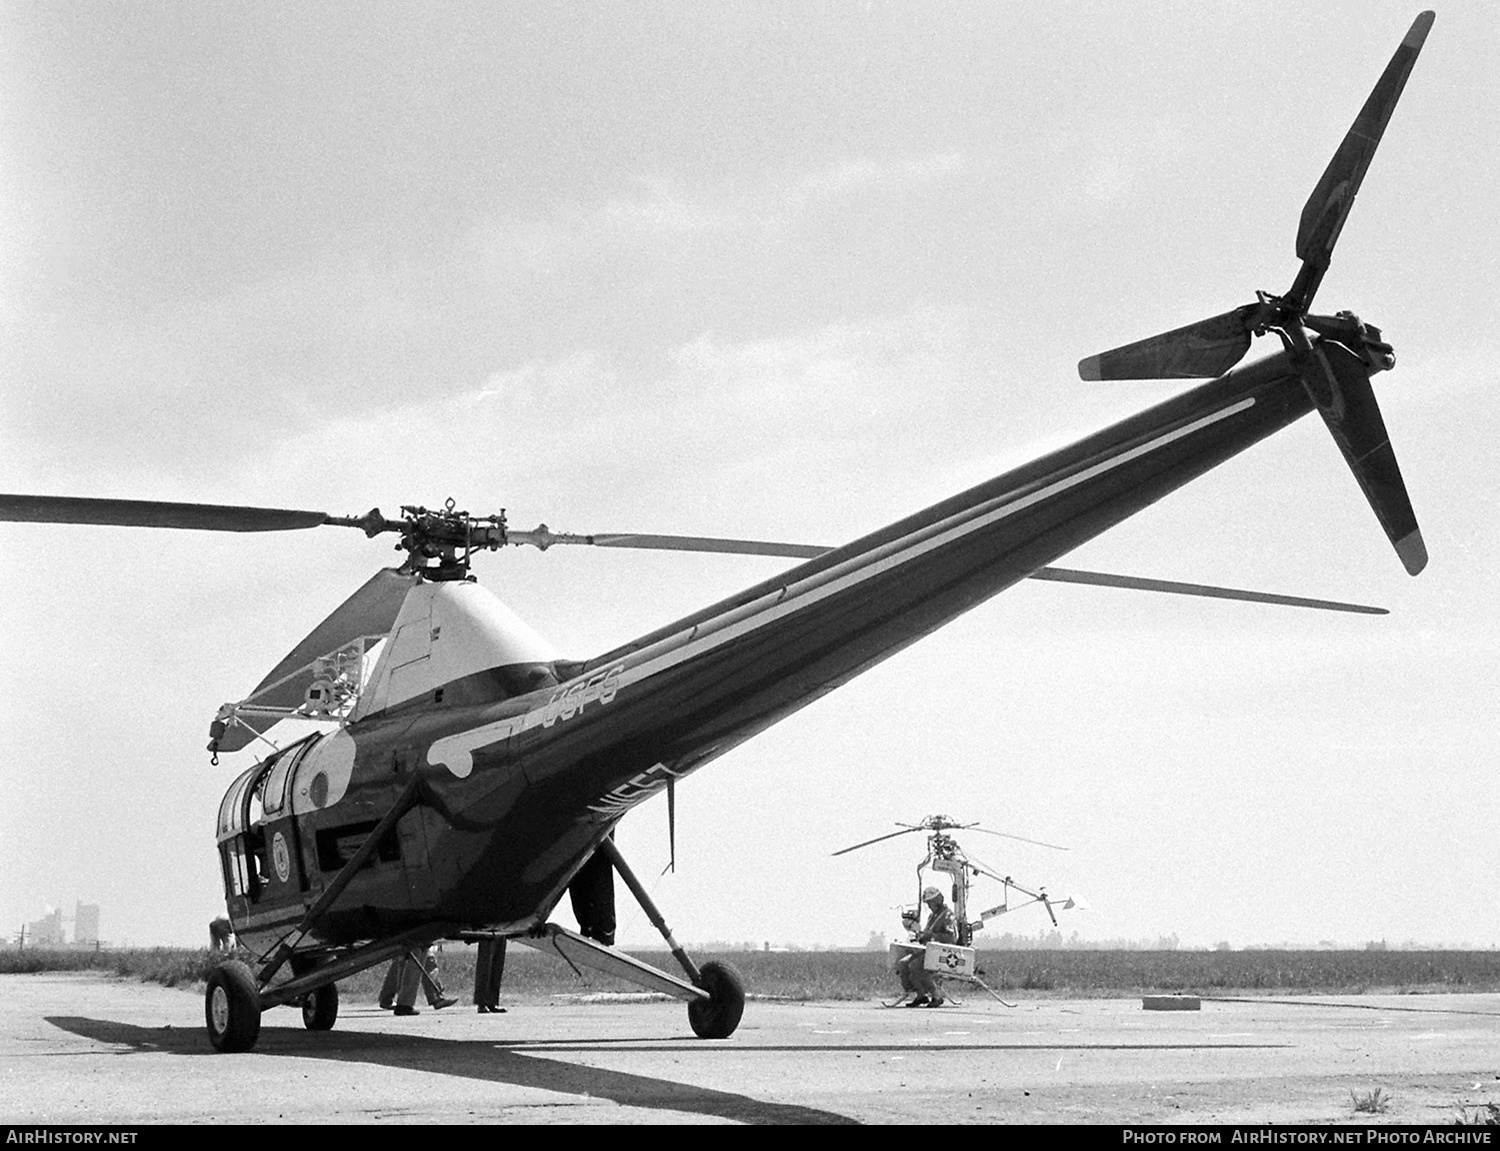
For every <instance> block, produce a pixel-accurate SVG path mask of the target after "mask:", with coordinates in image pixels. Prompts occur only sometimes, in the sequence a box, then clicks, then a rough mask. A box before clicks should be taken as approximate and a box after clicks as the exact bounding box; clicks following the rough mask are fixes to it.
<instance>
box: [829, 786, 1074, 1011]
mask: <svg viewBox="0 0 1500 1151" xmlns="http://www.w3.org/2000/svg"><path fill="white" fill-rule="evenodd" d="M896 826H897V827H899V828H901V830H900V831H892V832H889V833H887V834H885V835H877V836H876V837H875V838H874V839H866V840H864V841H863V842H861V843H856V844H853V845H851V846H849V847H845V848H841V849H840V850H838V851H835V852H834V853H833V856H834V857H835V858H836V857H838V856H840V855H848V854H849V853H850V852H854V851H859V850H860V849H861V848H865V847H869V846H871V845H872V844H876V843H884V842H885V841H886V840H888V839H896V838H898V837H899V836H903V835H909V834H911V833H912V832H914V831H925V832H927V833H928V834H927V853H926V854H925V855H924V856H923V857H922V860H921V862H920V863H918V864H917V891H918V896H917V899H916V901H915V902H914V903H912V904H910V905H908V906H906V907H903V908H902V909H901V923H902V926H903V927H904V928H905V929H906V931H907V933H908V935H909V936H911V938H912V942H907V943H902V942H896V943H892V944H891V945H890V958H891V966H892V968H894V967H895V965H896V963H897V961H899V960H900V959H901V957H902V956H905V955H908V954H912V953H921V954H922V957H923V962H924V965H925V967H926V968H927V970H929V971H932V972H935V973H937V974H939V975H941V976H943V977H945V978H957V979H962V980H967V981H970V982H973V983H975V984H977V985H979V986H980V987H984V989H985V990H986V991H990V989H989V988H988V987H987V986H986V985H985V983H984V981H983V979H981V978H980V974H981V973H980V972H979V971H978V970H977V968H976V967H975V963H974V934H975V933H976V932H978V931H981V930H983V929H984V927H985V925H986V924H987V923H988V922H989V921H990V920H992V919H997V918H999V917H1000V916H1002V915H1005V914H1008V913H1009V912H1012V911H1019V910H1020V909H1021V908H1023V907H1029V906H1031V905H1033V904H1038V903H1039V904H1041V905H1042V907H1043V908H1044V909H1045V910H1046V912H1047V916H1048V918H1050V919H1051V920H1052V926H1053V927H1056V926H1057V912H1058V911H1071V910H1073V909H1074V908H1086V907H1087V906H1088V904H1087V902H1086V901H1085V900H1083V899H1081V898H1079V897H1078V896H1073V895H1070V896H1066V897H1063V898H1060V899H1054V898H1052V897H1051V896H1049V895H1048V894H1047V891H1046V888H1038V889H1037V890H1035V891H1033V890H1031V889H1030V888H1026V887H1022V886H1021V885H1020V884H1019V883H1017V882H1016V881H1015V880H1014V879H1012V878H1011V877H1010V876H1008V875H1001V874H1000V873H999V872H998V871H996V870H995V869H994V868H992V867H990V866H989V865H988V864H985V863H981V862H980V861H979V860H977V859H974V858H972V857H971V856H969V854H968V853H967V852H965V851H964V849H963V848H962V847H961V846H960V845H959V842H958V840H957V839H955V838H954V837H953V836H952V835H950V834H949V832H952V831H963V832H970V831H977V832H980V833H982V834H984V835H994V836H998V837H1000V838H1001V839H1011V840H1017V841H1019V842H1021V843H1030V844H1033V845H1035V846H1037V847H1046V848H1049V849H1051V850H1053V851H1066V850H1068V849H1067V848H1066V847H1059V846H1058V845H1057V844H1055V843H1043V842H1042V841H1041V840H1039V839H1028V838H1026V836H1024V835H1012V834H1010V833H1009V832H1004V831H994V830H992V829H990V828H987V827H981V826H980V825H979V824H978V823H960V822H959V821H958V820H956V819H953V818H952V817H950V816H947V815H929V816H927V817H926V818H924V819H923V820H922V821H921V822H920V823H899V822H898V823H897V825H896ZM934 872H936V873H939V874H942V875H946V876H947V877H948V879H947V883H948V897H949V898H950V899H951V901H952V903H951V906H952V909H953V923H954V928H955V935H956V937H957V938H956V939H955V940H954V942H953V943H951V944H950V943H941V942H937V941H922V940H921V939H920V937H919V936H918V930H919V927H920V924H921V915H922V904H923V902H925V899H924V896H925V895H927V894H930V893H931V892H932V891H934V890H937V891H939V892H940V891H941V888H936V887H931V886H929V883H931V882H935V881H936V878H937V877H936V876H935V875H932V874H931V873H934ZM980 876H983V877H985V878H987V879H991V880H994V881H995V882H997V883H999V884H1000V885H1001V901H1000V902H999V903H998V904H996V905H995V906H994V907H991V908H988V909H986V910H984V911H979V912H977V913H974V914H973V915H971V913H970V906H971V904H972V902H973V898H972V897H973V883H974V880H975V879H978V878H979V877H980ZM1011 892H1015V893H1016V894H1017V895H1019V896H1022V897H1023V900H1022V902H1020V903H1016V904H1014V905H1012V904H1011ZM990 994H991V995H994V992H993V991H990ZM996 998H998V996H997V997H996Z"/></svg>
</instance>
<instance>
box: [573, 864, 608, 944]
mask: <svg viewBox="0 0 1500 1151" xmlns="http://www.w3.org/2000/svg"><path fill="white" fill-rule="evenodd" d="M568 898H569V899H571V900H572V901H573V918H574V919H576V920H578V933H579V934H580V935H582V936H583V937H584V938H585V939H592V940H593V941H594V942H596V943H602V944H604V945H605V946H606V947H613V946H614V945H615V869H614V865H613V864H612V863H610V861H609V857H608V856H607V855H605V854H604V853H603V852H602V851H596V852H594V854H593V855H591V856H589V861H588V862H587V863H585V864H584V865H583V867H581V868H580V869H579V871H578V874H577V875H575V876H574V877H573V882H572V883H570V884H568Z"/></svg>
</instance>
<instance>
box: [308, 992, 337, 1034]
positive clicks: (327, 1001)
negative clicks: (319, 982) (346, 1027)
mask: <svg viewBox="0 0 1500 1151" xmlns="http://www.w3.org/2000/svg"><path fill="white" fill-rule="evenodd" d="M338 1017H339V985H338V984H337V983H330V984H328V985H326V986H324V987H319V988H318V989H317V990H316V991H309V992H308V993H307V994H306V995H305V996H303V997H302V1026H304V1027H306V1028H307V1029H308V1030H309V1031H330V1030H332V1029H333V1021H334V1020H335V1019H337V1018H338Z"/></svg>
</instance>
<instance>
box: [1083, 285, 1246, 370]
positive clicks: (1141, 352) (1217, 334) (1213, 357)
mask: <svg viewBox="0 0 1500 1151" xmlns="http://www.w3.org/2000/svg"><path fill="white" fill-rule="evenodd" d="M1255 311H1256V305H1254V304H1246V305H1245V306H1244V307H1240V308H1235V309H1234V311H1232V312H1225V313H1223V314H1222V315H1218V316H1211V317H1210V318H1208V319H1206V320H1199V321H1198V322H1197V323H1195V324H1188V325H1187V326H1185V327H1181V328H1174V329H1173V330H1172V331H1170V332H1163V333H1161V334H1160V335H1157V336H1149V337H1147V338H1146V339H1144V340H1137V341H1136V342H1135V343H1133V344H1125V345H1124V346H1122V347H1118V348H1114V349H1112V350H1110V351H1108V352H1101V353H1099V354H1098V355H1097V356H1089V357H1088V358H1087V359H1084V360H1080V361H1079V362H1078V374H1079V376H1080V377H1082V378H1083V379H1085V380H1181V379H1196V378H1199V377H1213V376H1222V375H1223V374H1224V373H1225V372H1227V371H1228V370H1229V369H1230V368H1232V367H1234V365H1235V364H1237V363H1239V362H1240V360H1241V359H1243V358H1244V355H1245V353H1246V352H1248V351H1249V350H1250V327H1251V324H1250V318H1251V317H1252V315H1253V314H1254V313H1255Z"/></svg>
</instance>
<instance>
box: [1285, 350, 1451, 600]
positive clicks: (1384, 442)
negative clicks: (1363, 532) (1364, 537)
mask: <svg viewBox="0 0 1500 1151" xmlns="http://www.w3.org/2000/svg"><path fill="white" fill-rule="evenodd" d="M1311 354H1312V356H1313V358H1314V360H1315V364H1314V365H1313V366H1311V367H1309V369H1308V370H1307V371H1306V372H1304V374H1303V377H1302V378H1303V380H1304V382H1305V383H1306V384H1307V389H1308V391H1309V392H1310V393H1311V394H1312V397H1313V400H1314V402H1316V404H1317V406H1318V411H1319V413H1320V414H1321V415H1322V417H1323V422H1324V423H1326V424H1327V425H1328V430H1329V431H1330V432H1332V433H1333V438H1334V441H1335V442H1336V443H1337V444H1338V446H1339V451H1340V452H1342V453H1343V456H1344V461H1345V462H1346V463H1347V464H1348V465H1349V470H1350V471H1352V472H1353V473H1354V478H1355V479H1356V480H1358V481H1359V486H1360V489H1361V490H1362V491H1363V492H1364V493H1365V499H1367V500H1369V502H1370V507H1371V508H1372V509H1374V511H1375V518H1376V519H1378V520H1379V521H1380V526H1381V527H1382V528H1384V529H1385V534H1386V535H1387V536H1388V537H1389V538H1390V541H1391V543H1392V544H1393V545H1394V546H1395V548H1396V555H1397V556H1399V557H1400V559H1401V564H1402V566H1403V567H1405V568H1406V570H1407V572H1408V573H1410V574H1411V575H1416V574H1417V573H1418V572H1420V571H1421V570H1422V569H1423V568H1424V567H1426V566H1427V547H1426V545H1425V544H1424V543H1423V542H1422V533H1421V530H1420V529H1419V528H1418V527H1417V517H1416V513H1415V512H1413V511H1412V506H1411V499H1410V498H1409V497H1408V496H1407V494H1406V483H1405V481H1404V480H1403V479H1402V478H1401V469H1400V467H1399V466H1398V465H1397V464H1396V452H1395V450H1394V449H1393V448H1392V447H1391V440H1390V436H1389V435H1387V433H1386V430H1385V420H1384V419H1383V418H1382V417H1381V415H1380V408H1379V406H1378V405H1377V404H1376V402H1375V391H1374V389H1373V388H1371V387H1370V373H1369V371H1368V369H1367V368H1366V367H1365V364H1364V361H1362V360H1361V359H1360V358H1359V357H1358V356H1356V355H1355V354H1354V353H1353V352H1351V351H1348V350H1347V349H1346V348H1344V347H1343V345H1341V344H1337V343H1334V342H1332V341H1329V340H1321V341H1319V342H1318V344H1317V345H1316V346H1314V347H1313V349H1312V352H1311Z"/></svg>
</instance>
